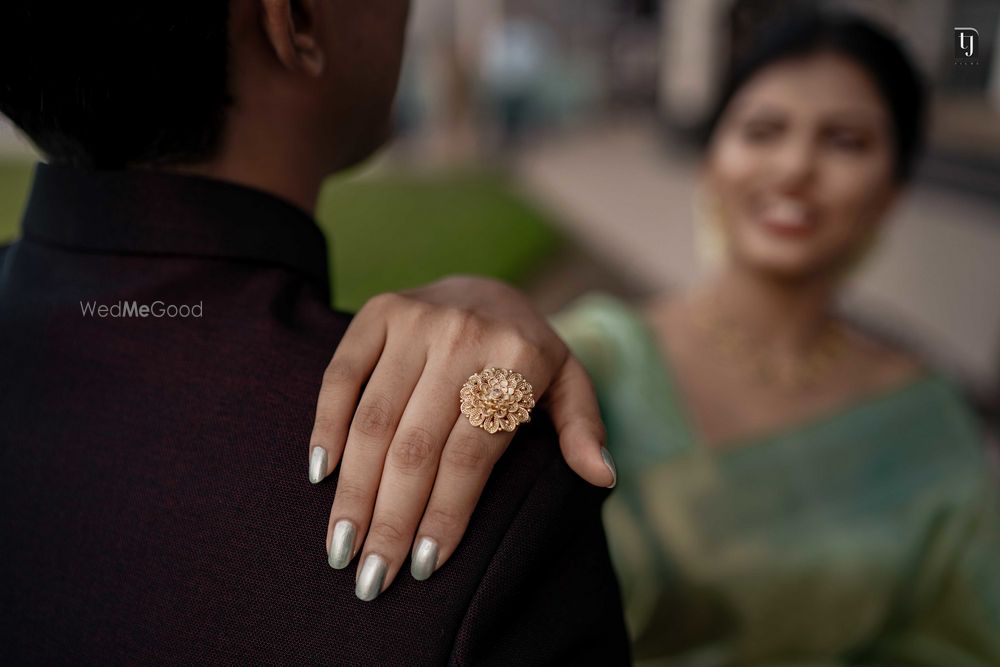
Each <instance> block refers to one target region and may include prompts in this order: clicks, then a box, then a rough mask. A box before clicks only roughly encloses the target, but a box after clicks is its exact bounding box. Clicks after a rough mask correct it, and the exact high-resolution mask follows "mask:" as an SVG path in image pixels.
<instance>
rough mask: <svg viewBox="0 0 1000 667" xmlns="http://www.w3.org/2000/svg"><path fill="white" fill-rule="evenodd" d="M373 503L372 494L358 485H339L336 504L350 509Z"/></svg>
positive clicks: (343, 483)
mask: <svg viewBox="0 0 1000 667" xmlns="http://www.w3.org/2000/svg"><path fill="white" fill-rule="evenodd" d="M370 501H371V494H370V493H369V492H368V491H367V490H366V489H365V488H363V487H361V486H358V485H357V484H354V483H351V482H346V481H341V482H339V483H338V484H337V492H336V495H335V498H334V504H336V505H339V506H340V507H341V508H342V507H343V506H348V507H363V506H365V505H367V504H368V503H369V502H370Z"/></svg>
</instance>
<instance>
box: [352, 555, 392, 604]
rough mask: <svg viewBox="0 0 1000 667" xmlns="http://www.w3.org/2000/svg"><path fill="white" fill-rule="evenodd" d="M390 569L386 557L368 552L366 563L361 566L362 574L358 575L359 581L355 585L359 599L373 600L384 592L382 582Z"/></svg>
mask: <svg viewBox="0 0 1000 667" xmlns="http://www.w3.org/2000/svg"><path fill="white" fill-rule="evenodd" d="M388 569H389V566H388V564H387V563H386V562H385V559H384V558H382V557H381V556H379V555H378V554H368V556H367V557H366V558H365V564H364V565H363V566H362V567H361V574H359V575H358V583H357V584H356V585H355V587H354V594H355V595H357V596H358V599H360V600H364V601H365V602H371V601H372V600H374V599H375V598H377V597H378V594H379V593H381V592H382V582H383V581H385V572H386V570H388Z"/></svg>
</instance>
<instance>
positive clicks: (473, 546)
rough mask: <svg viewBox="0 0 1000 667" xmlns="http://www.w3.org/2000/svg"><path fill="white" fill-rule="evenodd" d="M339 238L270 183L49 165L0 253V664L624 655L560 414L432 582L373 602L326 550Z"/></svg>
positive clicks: (596, 533)
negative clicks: (315, 459)
mask: <svg viewBox="0 0 1000 667" xmlns="http://www.w3.org/2000/svg"><path fill="white" fill-rule="evenodd" d="M372 233H373V234H376V233H378V231H377V230H375V229H373V230H372ZM325 248H326V244H325V241H324V238H323V236H322V234H321V233H320V231H319V229H318V228H317V226H316V225H315V223H314V222H313V220H312V219H311V218H309V217H308V216H307V215H306V214H304V213H303V212H301V211H300V210H298V209H297V208H295V207H293V206H291V205H289V204H287V203H285V202H283V201H281V200H279V199H276V198H274V197H272V196H270V195H268V194H265V193H263V192H259V191H255V190H251V189H247V188H243V187H239V186H236V185H233V184H227V183H223V182H219V181H212V180H208V179H200V178H193V177H185V176H177V175H167V174H163V173H153V172H141V173H140V172H85V171H78V170H74V169H70V168H65V167H51V166H45V165H40V166H39V167H38V170H37V173H36V176H35V182H34V186H33V189H32V193H31V197H30V200H29V203H28V207H27V209H26V212H25V214H24V221H23V230H22V237H21V239H20V240H18V241H17V242H15V243H13V244H12V245H10V246H7V247H4V248H0V552H2V554H3V558H2V565H0V572H2V574H0V596H2V598H0V615H2V618H0V623H2V625H0V632H2V637H0V640H2V644H0V656H2V657H0V661H2V662H3V663H4V664H8V665H9V664H56V663H73V664H102V665H103V664H135V665H147V664H163V663H173V664H241V665H242V664H251V663H255V664H256V663H270V664H296V665H304V664H337V665H379V666H384V665H424V664H428V665H431V664H452V665H517V666H520V665H532V664H558V665H589V664H595V665H596V664H602V665H619V664H626V663H627V662H628V653H627V651H628V648H627V640H626V635H625V630H624V625H623V620H622V613H621V607H620V604H619V592H618V587H617V584H616V582H615V580H614V577H613V575H612V571H611V566H610V563H609V559H608V552H607V545H606V543H605V537H604V533H603V531H602V528H601V523H600V515H599V512H600V506H601V502H602V500H603V499H604V497H605V495H606V491H602V490H599V489H596V488H593V487H591V486H589V485H588V484H586V483H584V482H583V481H582V480H580V479H579V478H577V477H576V476H575V475H574V474H573V473H572V472H571V471H570V470H569V469H568V468H567V467H566V465H565V464H564V463H563V461H562V460H561V457H560V455H559V451H558V448H557V446H556V438H555V436H554V434H553V432H552V430H551V427H550V426H549V425H548V424H547V423H545V420H544V417H542V415H539V417H540V418H539V419H536V420H535V422H533V423H532V425H530V426H529V427H525V428H523V429H522V431H521V432H520V433H519V434H518V436H517V437H516V438H515V439H514V442H513V444H512V445H511V447H510V449H509V450H508V452H507V453H506V454H505V455H504V457H503V458H502V459H501V461H500V462H499V464H498V465H497V466H496V468H495V471H494V474H493V476H492V478H491V480H490V483H489V485H488V487H487V489H486V491H485V492H484V495H483V498H482V501H481V503H480V505H479V507H478V509H477V510H476V513H475V515H474V516H473V519H472V522H471V525H470V527H469V530H468V533H467V534H466V536H465V538H464V539H463V541H462V543H461V545H460V547H459V549H458V551H457V552H456V553H455V555H454V557H453V558H452V559H451V560H450V561H449V562H448V563H447V564H445V565H444V567H442V569H441V570H440V571H439V572H437V573H436V574H435V575H434V576H433V577H431V579H430V580H428V581H426V582H416V581H414V580H413V579H412V578H411V577H410V576H409V574H408V572H409V567H408V565H404V567H403V569H402V572H401V573H400V575H399V576H398V578H397V580H396V582H395V583H394V584H393V585H392V586H391V587H390V588H389V589H388V590H387V591H386V592H385V593H383V594H382V595H381V596H380V597H379V598H377V599H376V600H375V601H374V602H368V603H366V602H361V601H359V600H358V599H357V598H355V596H354V574H355V568H354V566H353V565H352V566H351V567H349V568H347V569H345V570H341V571H336V570H332V569H331V568H330V567H329V566H328V565H327V562H326V553H325V550H324V543H323V538H324V535H325V531H326V524H327V518H328V514H329V511H330V506H331V502H332V500H333V494H334V488H335V481H334V480H335V479H336V476H333V477H332V478H331V479H329V480H327V481H326V482H324V483H322V484H320V485H317V486H313V485H311V484H310V483H309V482H308V480H307V468H308V457H307V445H308V438H309V433H310V428H311V424H312V418H313V411H314V405H315V398H316V395H317V391H318V389H319V385H320V381H321V377H322V373H323V369H324V367H325V366H326V363H327V361H328V360H329V358H330V355H331V353H332V352H333V350H334V348H335V347H336V345H337V342H338V341H339V340H340V338H341V336H342V335H343V333H344V329H345V327H346V326H347V324H348V322H349V321H350V316H349V315H346V314H342V313H337V312H334V311H331V310H330V308H329V307H328V305H327V304H328V303H329V294H328V283H327V263H326V250H325ZM133 303H134V304H135V308H136V310H135V314H138V313H141V312H142V306H147V307H148V308H149V311H148V312H147V316H146V317H141V316H134V314H133V311H132V307H133V306H132V304H133ZM91 305H93V307H94V312H93V314H85V312H84V310H85V309H87V310H89V308H90V307H91ZM101 305H104V306H107V307H109V310H110V311H111V312H117V311H115V309H114V308H112V307H113V306H116V305H117V306H118V308H119V309H123V310H125V311H126V312H125V313H124V314H123V313H118V315H119V316H117V317H113V316H111V315H110V314H109V315H108V316H106V317H101V316H100V315H99V311H98V310H97V308H98V307H99V306H101ZM172 306H174V307H178V306H188V307H191V306H200V314H201V316H200V317H194V316H188V317H180V316H177V317H170V316H169V313H171V312H173V311H172V310H170V307H172ZM161 312H164V315H165V316H162V317H157V316H155V315H156V313H161ZM194 312H195V313H198V312H199V311H198V310H197V309H196V310H195V311H194ZM474 370H476V369H469V371H470V372H472V371H474ZM456 389H457V388H456Z"/></svg>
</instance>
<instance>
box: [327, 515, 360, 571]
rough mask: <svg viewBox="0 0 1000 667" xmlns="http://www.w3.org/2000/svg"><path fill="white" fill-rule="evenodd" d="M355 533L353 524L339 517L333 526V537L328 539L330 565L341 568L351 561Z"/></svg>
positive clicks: (336, 568) (337, 568)
mask: <svg viewBox="0 0 1000 667" xmlns="http://www.w3.org/2000/svg"><path fill="white" fill-rule="evenodd" d="M356 534H357V531H356V530H355V529H354V524H353V523H351V522H350V521H348V520H347V519H341V520H340V521H338V522H337V525H336V526H334V527H333V539H332V540H330V567H332V568H333V569H335V570H343V569H344V568H345V567H347V564H348V563H350V562H351V557H352V556H353V555H354V536H355V535H356Z"/></svg>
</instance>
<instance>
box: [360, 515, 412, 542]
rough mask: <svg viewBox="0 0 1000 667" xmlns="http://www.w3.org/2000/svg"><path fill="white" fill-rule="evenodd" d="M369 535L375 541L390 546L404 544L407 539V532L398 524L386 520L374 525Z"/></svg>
mask: <svg viewBox="0 0 1000 667" xmlns="http://www.w3.org/2000/svg"><path fill="white" fill-rule="evenodd" d="M368 533H369V535H370V536H371V537H372V538H374V539H375V540H377V541H379V542H383V543H389V544H393V543H397V542H402V541H403V540H404V539H406V531H404V530H403V529H402V528H401V527H400V526H399V525H398V524H396V523H393V522H391V521H385V520H380V521H376V522H375V523H373V524H372V527H371V529H370V530H369V531H368Z"/></svg>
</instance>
